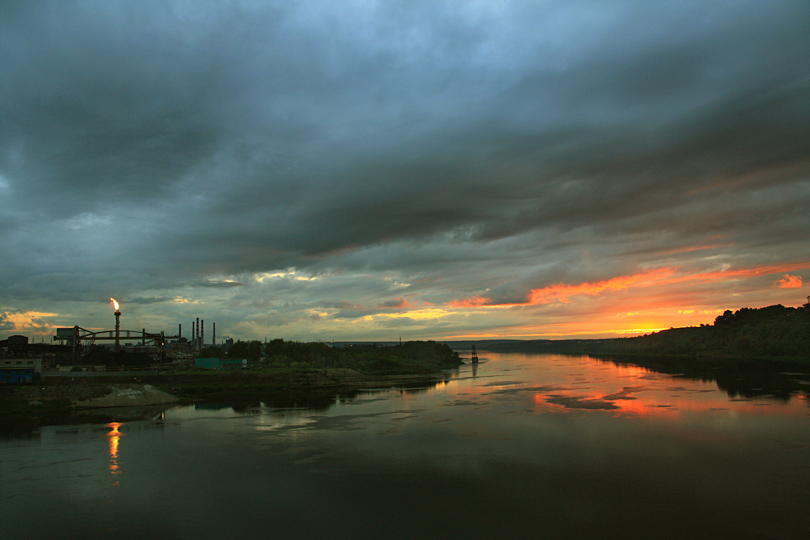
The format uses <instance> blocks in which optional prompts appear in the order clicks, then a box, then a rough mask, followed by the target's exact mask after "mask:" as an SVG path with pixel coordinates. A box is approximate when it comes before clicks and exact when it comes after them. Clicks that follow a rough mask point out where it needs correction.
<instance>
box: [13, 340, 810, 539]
mask: <svg viewBox="0 0 810 540" xmlns="http://www.w3.org/2000/svg"><path fill="white" fill-rule="evenodd" d="M485 356H486V358H485V359H484V360H482V362H481V363H480V364H479V365H478V366H477V367H475V368H474V367H473V366H469V365H468V366H463V367H462V368H460V369H459V370H457V371H455V372H451V373H448V374H447V377H446V379H447V380H446V381H444V382H441V383H439V384H437V385H435V386H431V387H429V388H419V389H394V390H382V391H378V392H364V393H360V394H357V395H354V396H351V397H337V396H336V397H335V399H334V402H333V403H332V404H331V405H330V406H328V407H326V408H321V409H317V410H315V409H302V408H276V407H269V406H267V405H264V404H259V403H257V404H253V405H249V406H245V405H242V406H238V407H235V408H234V407H231V406H216V405H205V406H202V405H198V406H181V407H174V408H170V409H167V410H165V411H163V412H159V411H158V412H152V413H151V414H150V415H149V416H148V417H147V418H146V419H140V420H124V421H117V422H108V423H103V424H83V425H74V426H47V427H42V428H40V429H39V430H38V431H37V432H35V433H32V434H30V436H28V437H16V438H4V439H0V516H2V519H0V528H1V529H0V537H2V538H3V539H6V540H12V539H18V538H19V539H38V538H148V539H150V540H151V539H160V538H172V539H201V538H238V539H248V538H285V539H287V538H308V539H313V538H335V539H342V538H386V539H399V538H422V539H425V538H427V539H429V538H464V539H469V538H503V539H508V538H533V539H537V538H548V539H565V538H588V539H613V538H615V539H625V540H626V539H635V538H639V539H642V538H643V539H657V538H672V539H676V538H677V539H679V540H682V539H685V538H689V539H695V538H737V539H744V538H774V539H776V538H779V539H783V538H797V539H798V538H801V539H806V538H810V512H808V507H809V506H810V505H808V503H810V407H808V405H810V400H808V392H807V391H802V390H795V391H790V392H787V393H784V392H781V393H779V394H778V396H777V395H770V394H768V390H767V389H758V392H757V393H758V394H759V396H758V397H742V396H738V395H733V393H732V395H729V392H727V391H725V390H720V389H719V388H718V385H717V384H716V383H715V382H713V381H708V380H707V381H703V380H693V379H689V378H686V377H683V376H677V375H667V374H662V373H656V372H652V371H649V370H646V369H644V368H640V367H631V366H622V365H617V364H614V363H611V362H605V361H600V360H597V359H594V358H590V357H587V356H583V357H572V356H557V355H516V354H500V355H498V354H494V353H485ZM782 377H787V378H791V377H792V375H790V374H788V375H784V374H783V375H782ZM795 377H796V380H795V381H794V382H796V383H797V384H798V386H799V388H802V384H803V381H801V380H800V378H801V376H799V375H796V376H795ZM807 388H808V390H810V386H807Z"/></svg>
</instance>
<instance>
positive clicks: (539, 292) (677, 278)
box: [448, 261, 810, 307]
mask: <svg viewBox="0 0 810 540" xmlns="http://www.w3.org/2000/svg"><path fill="white" fill-rule="evenodd" d="M805 268H810V261H805V262H800V263H794V264H786V265H769V266H757V267H753V268H740V269H734V270H732V269H724V270H715V271H709V272H699V273H693V274H680V275H679V273H678V271H679V268H677V267H676V268H659V269H656V270H649V271H646V272H640V273H638V274H632V275H628V276H617V277H614V278H610V279H607V280H603V281H597V282H592V283H588V282H585V283H578V284H565V283H559V284H555V285H550V286H548V287H542V288H539V289H532V290H531V291H530V292H529V294H528V295H527V297H526V301H525V302H517V303H503V304H498V303H495V302H493V301H492V299H490V298H487V297H485V296H475V297H471V298H466V299H463V300H454V301H452V302H449V304H448V305H450V306H452V307H511V306H525V305H543V304H549V303H551V302H553V301H557V302H561V303H566V304H567V303H571V298H572V297H574V296H583V295H587V296H596V295H599V294H601V293H605V292H614V291H622V290H626V289H630V288H635V287H649V286H652V285H672V284H678V283H687V282H697V283H711V282H713V281H728V280H735V279H747V278H752V277H759V276H767V275H771V274H780V273H785V272H793V271H796V270H802V269H805ZM778 283H779V284H780V286H781V287H783V288H796V287H801V284H802V280H801V277H800V276H791V275H789V274H787V273H785V275H784V278H783V279H782V280H780V281H779V282H778Z"/></svg>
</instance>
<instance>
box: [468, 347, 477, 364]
mask: <svg viewBox="0 0 810 540" xmlns="http://www.w3.org/2000/svg"><path fill="white" fill-rule="evenodd" d="M470 360H471V361H472V363H473V364H477V363H478V351H476V350H475V345H473V346H472V351H471V353H470Z"/></svg>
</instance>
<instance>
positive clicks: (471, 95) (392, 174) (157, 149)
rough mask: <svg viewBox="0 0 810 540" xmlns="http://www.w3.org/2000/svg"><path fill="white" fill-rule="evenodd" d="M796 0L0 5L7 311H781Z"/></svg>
mask: <svg viewBox="0 0 810 540" xmlns="http://www.w3.org/2000/svg"><path fill="white" fill-rule="evenodd" d="M808 25H810V2H804V1H793V0H791V1H779V0H775V1H771V2H761V1H746V0H734V1H716V2H698V1H681V0H678V1H659V2H649V1H645V0H639V1H631V0H616V1H612V2H602V1H586V0H559V1H558V0H550V1H508V0H506V1H499V2H492V1H486V2H484V1H457V2H442V1H437V0H430V1H417V0H414V1H396V0H385V1H374V0H344V1H342V2H331V1H329V2H327V1H318V0H313V1H308V2H295V1H289V0H285V1H279V2H275V1H261V2H249V1H244V2H229V1H208V2H206V1H182V2H181V1H150V0H143V1H139V2H124V1H122V2H116V1H112V0H101V1H95V2H93V1H86V2H82V1H79V2H70V3H68V2H58V1H52V2H48V1H42V2H28V1H25V0H20V1H13V0H12V1H8V0H7V1H4V2H2V4H0V51H2V54H0V337H5V336H7V335H12V334H17V333H22V334H25V335H28V336H30V337H32V338H33V339H34V340H36V341H40V340H45V341H48V340H49V339H50V336H52V335H53V334H54V328H56V327H68V326H74V325H78V326H81V327H83V328H87V329H110V328H113V327H114V324H115V321H114V317H113V311H114V310H113V307H112V305H111V304H110V298H111V297H112V298H115V299H116V300H118V301H119V302H120V303H121V313H122V315H121V328H124V329H133V330H140V329H141V328H146V329H147V331H161V330H165V331H166V332H167V333H169V334H172V333H176V332H177V330H178V325H180V324H182V328H183V334H184V335H185V336H186V337H189V335H190V332H191V323H192V320H194V319H196V318H200V319H203V320H205V321H206V338H208V337H209V336H210V331H211V324H212V323H216V324H217V340H218V341H220V340H221V339H223V338H224V337H225V336H230V337H233V338H234V339H264V338H268V339H273V338H284V339H288V340H301V341H331V340H337V341H342V340H370V341H393V340H397V339H399V338H400V337H401V338H402V339H440V340H450V339H476V338H481V339H489V338H525V339H539V338H551V339H559V338H580V337H582V338H586V337H588V338H590V337H616V336H628V335H637V334H639V333H647V332H651V331H655V330H659V329H664V328H670V327H680V326H693V325H700V324H711V323H712V322H713V321H714V319H715V317H716V316H717V315H719V314H721V313H722V312H723V311H725V310H726V309H731V310H736V309H739V308H741V307H762V306H767V305H773V304H783V305H786V306H799V305H802V304H803V303H805V302H806V301H807V296H808V294H810V292H808V289H810V287H808V283H807V281H805V280H808V281H810V239H809V238H808V233H809V232H810V32H808V30H807V29H808Z"/></svg>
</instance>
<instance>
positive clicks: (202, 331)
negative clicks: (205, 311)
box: [200, 321, 205, 348]
mask: <svg viewBox="0 0 810 540" xmlns="http://www.w3.org/2000/svg"><path fill="white" fill-rule="evenodd" d="M203 347H205V321H200V348H203Z"/></svg>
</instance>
